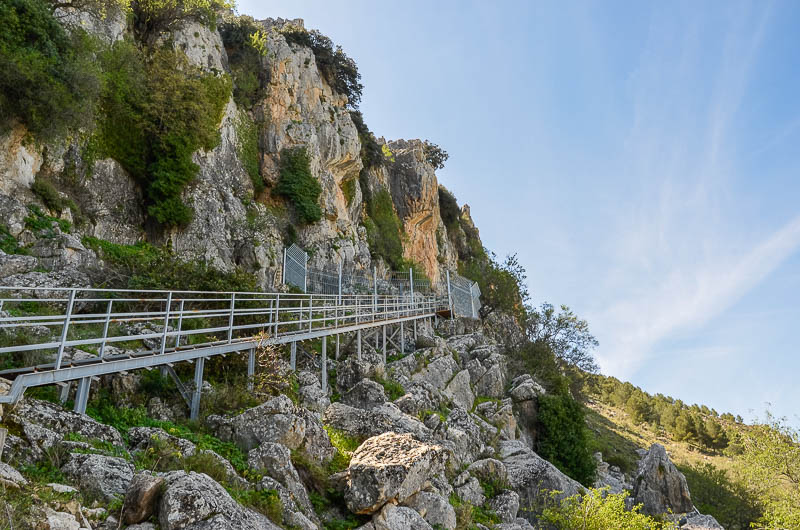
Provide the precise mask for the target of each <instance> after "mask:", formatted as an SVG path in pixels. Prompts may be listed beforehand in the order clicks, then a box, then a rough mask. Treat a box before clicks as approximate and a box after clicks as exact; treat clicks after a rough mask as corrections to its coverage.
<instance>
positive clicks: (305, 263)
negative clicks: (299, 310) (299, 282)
mask: <svg viewBox="0 0 800 530" xmlns="http://www.w3.org/2000/svg"><path fill="white" fill-rule="evenodd" d="M303 256H304V257H305V259H304V260H303V292H304V293H307V292H308V253H307V252H303Z"/></svg>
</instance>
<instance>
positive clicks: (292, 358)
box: [289, 341, 297, 371]
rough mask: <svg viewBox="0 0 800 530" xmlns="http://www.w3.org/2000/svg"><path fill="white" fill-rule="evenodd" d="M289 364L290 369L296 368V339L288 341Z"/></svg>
mask: <svg viewBox="0 0 800 530" xmlns="http://www.w3.org/2000/svg"><path fill="white" fill-rule="evenodd" d="M289 366H290V367H291V368H292V371H294V369H295V368H297V341H292V342H290V343H289Z"/></svg>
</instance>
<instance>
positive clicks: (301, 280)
mask: <svg viewBox="0 0 800 530" xmlns="http://www.w3.org/2000/svg"><path fill="white" fill-rule="evenodd" d="M283 261H284V263H283V283H285V284H287V285H294V286H295V287H298V288H299V289H300V290H302V291H303V292H306V287H307V286H306V266H307V264H308V254H306V252H305V251H304V250H303V249H302V248H300V247H298V246H297V245H295V244H294V243H292V246H290V247H289V248H287V249H286V250H284V256H283Z"/></svg>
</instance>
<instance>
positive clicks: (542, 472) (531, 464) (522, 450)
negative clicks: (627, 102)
mask: <svg viewBox="0 0 800 530" xmlns="http://www.w3.org/2000/svg"><path fill="white" fill-rule="evenodd" d="M500 457H501V458H500V459H501V460H502V462H503V463H504V464H505V466H506V470H507V471H508V482H509V484H510V485H511V488H512V489H513V490H514V491H515V492H517V493H518V494H519V502H520V505H521V506H536V505H538V502H539V501H540V500H541V499H542V495H543V493H542V492H543V491H544V490H555V491H560V492H562V493H561V495H560V496H559V497H560V498H563V497H570V496H572V495H575V494H576V493H578V492H579V491H580V490H581V485H580V484H579V483H578V482H576V481H574V480H572V479H571V478H569V477H568V476H566V475H565V474H563V473H562V472H561V471H559V470H558V469H556V467H555V466H554V465H553V464H551V463H550V462H548V461H547V460H545V459H543V458H542V457H540V456H539V455H537V454H536V453H534V452H533V450H531V449H530V448H529V447H528V446H526V445H525V444H524V443H523V442H521V441H519V440H508V441H503V442H500ZM524 514H525V515H524V517H525V518H526V519H528V520H529V521H530V522H531V523H535V522H536V521H535V520H534V519H533V518H534V516H533V515H532V514H530V513H529V512H527V511H526V512H524Z"/></svg>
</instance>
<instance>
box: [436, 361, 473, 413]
mask: <svg viewBox="0 0 800 530" xmlns="http://www.w3.org/2000/svg"><path fill="white" fill-rule="evenodd" d="M444 395H445V396H447V398H448V399H449V400H451V401H452V402H453V405H455V406H457V407H461V408H462V409H464V410H472V404H473V403H474V402H475V394H474V393H473V392H472V388H471V387H470V377H469V370H462V371H460V372H458V373H457V374H456V375H455V376H454V377H453V379H452V380H451V381H450V382H449V383H448V384H447V387H445V389H444Z"/></svg>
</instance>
